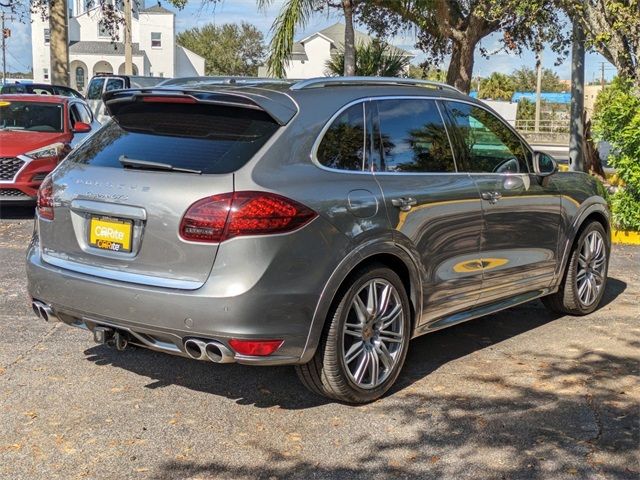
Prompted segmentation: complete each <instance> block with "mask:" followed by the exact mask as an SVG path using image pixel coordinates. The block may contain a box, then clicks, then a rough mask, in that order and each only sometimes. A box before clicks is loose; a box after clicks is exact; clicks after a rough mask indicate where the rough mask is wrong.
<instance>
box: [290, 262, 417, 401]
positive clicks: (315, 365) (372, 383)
mask: <svg viewBox="0 0 640 480" xmlns="http://www.w3.org/2000/svg"><path fill="white" fill-rule="evenodd" d="M336 300H337V303H336V304H335V306H334V308H333V309H332V310H331V311H330V313H329V318H328V319H327V320H328V323H327V325H326V326H325V329H324V332H323V334H322V338H321V340H320V344H319V346H318V350H317V351H316V354H315V356H314V357H313V358H312V359H311V361H310V362H309V363H307V364H305V365H300V366H297V367H296V372H297V373H298V377H299V378H300V380H301V381H302V383H303V384H304V385H305V386H306V387H307V388H309V389H310V390H311V391H313V392H315V393H318V394H320V395H324V396H327V397H330V398H333V399H336V400H340V401H343V402H347V403H366V402H371V401H373V400H375V399H377V398H379V397H380V396H382V395H383V394H384V393H385V392H386V391H387V390H388V389H389V388H390V387H391V386H392V385H393V383H394V382H395V380H396V378H397V377H398V375H399V373H400V370H401V368H402V365H403V364H404V360H405V358H406V355H407V348H408V344H409V340H410V338H411V318H410V315H411V309H410V306H409V299H408V297H407V293H406V291H405V288H404V285H403V284H402V281H401V280H400V278H399V277H398V275H397V274H396V273H395V272H394V271H393V270H391V269H389V268H387V267H384V266H372V267H367V268H365V269H363V270H360V271H359V272H357V273H356V274H355V275H353V276H352V280H351V283H350V284H349V285H348V288H346V290H343V291H341V292H340V293H339V294H338V298H337V299H336Z"/></svg>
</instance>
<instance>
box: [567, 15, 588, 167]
mask: <svg viewBox="0 0 640 480" xmlns="http://www.w3.org/2000/svg"><path fill="white" fill-rule="evenodd" d="M584 58H585V54H584V31H583V30H582V26H581V25H580V23H579V21H578V20H577V19H574V20H573V49H572V52H571V130H570V137H569V169H570V170H572V171H574V172H584V151H583V147H582V146H583V144H584V123H583V121H582V116H583V112H584Z"/></svg>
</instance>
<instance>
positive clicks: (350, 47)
mask: <svg viewBox="0 0 640 480" xmlns="http://www.w3.org/2000/svg"><path fill="white" fill-rule="evenodd" d="M257 1H258V6H259V7H260V8H265V7H267V6H269V5H270V4H271V3H273V0H257ZM358 1H359V0H340V8H342V12H343V14H344V21H345V30H344V60H345V61H344V72H343V73H344V75H346V76H352V75H355V71H356V61H355V60H356V59H355V32H354V29H353V10H354V8H355V6H356V3H357V2H358ZM332 6H335V5H334V2H331V1H330V0H287V1H286V2H285V4H284V5H283V7H282V10H280V13H279V14H278V17H277V18H276V20H275V21H274V22H273V25H272V26H271V32H272V33H273V37H272V39H271V43H270V44H269V50H270V53H269V58H268V59H267V67H268V69H269V73H270V74H271V75H274V76H276V77H279V78H282V77H284V76H285V67H286V66H287V63H288V61H289V57H290V55H291V51H292V49H293V38H294V36H295V33H296V28H298V27H301V28H304V27H305V25H306V24H307V21H308V19H309V17H310V16H311V15H312V14H313V12H315V11H318V10H320V9H322V8H325V7H332Z"/></svg>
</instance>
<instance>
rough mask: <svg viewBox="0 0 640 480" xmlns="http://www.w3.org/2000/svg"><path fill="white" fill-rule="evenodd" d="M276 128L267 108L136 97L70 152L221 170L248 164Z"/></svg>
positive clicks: (80, 157) (88, 158)
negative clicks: (139, 99) (145, 100)
mask: <svg viewBox="0 0 640 480" xmlns="http://www.w3.org/2000/svg"><path fill="white" fill-rule="evenodd" d="M277 129H278V124H277V123H275V122H274V121H273V120H272V119H271V117H269V116H268V115H267V114H266V113H265V112H263V111H258V110H251V109H246V108H237V107H226V106H217V105H216V106H214V105H205V104H164V103H157V104H153V103H147V104H144V103H132V104H131V105H128V106H123V107H120V108H119V109H118V114H117V116H115V117H113V121H111V122H109V123H108V124H107V125H105V126H104V127H103V128H101V129H100V130H99V131H98V132H96V133H95V134H94V135H93V136H92V137H91V138H90V139H89V140H88V141H87V142H85V143H83V144H82V146H81V147H79V148H78V149H77V150H75V151H74V152H72V154H70V155H69V157H67V158H68V160H69V161H71V162H76V163H81V164H87V165H95V166H101V167H112V168H123V167H122V164H121V163H120V157H121V156H123V155H124V156H125V157H126V158H128V159H135V160H144V161H149V162H159V163H166V164H169V165H172V166H173V167H178V168H186V169H191V170H200V171H201V172H202V173H205V174H222V173H230V172H234V171H236V170H238V169H239V168H241V167H242V166H243V165H245V164H246V163H247V162H248V161H249V160H250V159H251V158H252V157H253V156H254V155H255V154H256V152H257V151H258V150H259V149H260V148H261V147H262V146H263V145H264V144H265V143H266V142H267V140H268V139H269V138H271V136H272V135H273V134H274V133H275V132H276V130H277Z"/></svg>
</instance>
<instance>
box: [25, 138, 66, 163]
mask: <svg viewBox="0 0 640 480" xmlns="http://www.w3.org/2000/svg"><path fill="white" fill-rule="evenodd" d="M64 150H65V145H64V143H60V142H57V143H52V144H51V145H47V146H46V147H41V148H38V149H36V150H31V151H30V152H27V153H25V154H24V156H25V157H29V158H33V159H34V160H37V159H39V158H51V157H59V156H60V154H62V152H64Z"/></svg>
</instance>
